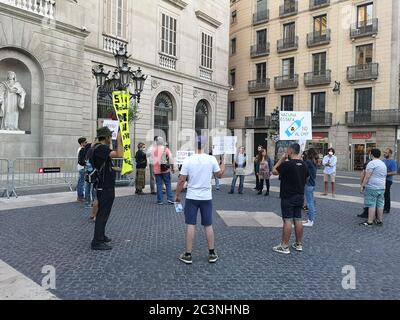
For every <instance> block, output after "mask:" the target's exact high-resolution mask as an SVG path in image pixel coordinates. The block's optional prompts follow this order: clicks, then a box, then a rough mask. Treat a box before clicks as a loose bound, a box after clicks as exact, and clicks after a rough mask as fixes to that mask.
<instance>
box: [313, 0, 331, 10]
mask: <svg viewBox="0 0 400 320" xmlns="http://www.w3.org/2000/svg"><path fill="white" fill-rule="evenodd" d="M330 3H331V1H330V0H310V10H316V9H320V8H324V7H328V6H329V5H330Z"/></svg>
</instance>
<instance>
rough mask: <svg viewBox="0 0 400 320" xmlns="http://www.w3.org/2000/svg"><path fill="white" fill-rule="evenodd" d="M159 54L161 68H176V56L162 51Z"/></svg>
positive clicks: (173, 69)
mask: <svg viewBox="0 0 400 320" xmlns="http://www.w3.org/2000/svg"><path fill="white" fill-rule="evenodd" d="M158 56H159V63H160V67H161V68H164V69H167V70H172V71H175V70H176V61H177V60H178V59H177V58H176V57H172V56H169V55H166V54H162V53H159V54H158Z"/></svg>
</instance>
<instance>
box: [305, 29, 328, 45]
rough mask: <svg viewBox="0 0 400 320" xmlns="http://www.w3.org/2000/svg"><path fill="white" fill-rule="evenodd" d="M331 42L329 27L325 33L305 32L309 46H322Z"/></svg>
mask: <svg viewBox="0 0 400 320" xmlns="http://www.w3.org/2000/svg"><path fill="white" fill-rule="evenodd" d="M330 42H331V29H327V30H326V33H324V34H321V33H319V32H311V33H309V34H307V46H308V47H309V48H312V47H316V46H322V45H325V44H329V43H330Z"/></svg>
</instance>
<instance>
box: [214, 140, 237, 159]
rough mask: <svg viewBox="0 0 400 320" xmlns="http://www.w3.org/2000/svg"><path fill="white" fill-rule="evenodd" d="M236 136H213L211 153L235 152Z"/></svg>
mask: <svg viewBox="0 0 400 320" xmlns="http://www.w3.org/2000/svg"><path fill="white" fill-rule="evenodd" d="M236 144H237V137H232V136H225V137H214V138H213V155H214V156H218V155H221V154H236Z"/></svg>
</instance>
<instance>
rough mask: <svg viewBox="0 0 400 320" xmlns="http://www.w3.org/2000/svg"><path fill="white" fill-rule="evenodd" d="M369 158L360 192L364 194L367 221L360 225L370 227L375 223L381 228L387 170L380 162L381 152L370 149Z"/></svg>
mask: <svg viewBox="0 0 400 320" xmlns="http://www.w3.org/2000/svg"><path fill="white" fill-rule="evenodd" d="M371 156H372V160H371V161H370V162H369V163H368V165H367V170H366V174H365V178H364V181H363V182H362V183H361V190H360V191H361V193H364V207H367V208H368V220H367V221H366V222H363V223H360V225H362V226H372V225H373V224H374V223H375V224H376V225H378V226H382V224H383V208H384V205H385V184H386V175H387V168H386V165H385V164H384V163H383V161H382V160H380V157H381V151H380V150H379V149H372V150H371Z"/></svg>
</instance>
